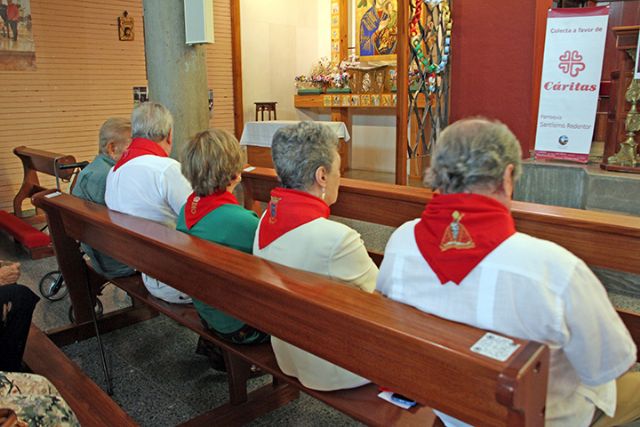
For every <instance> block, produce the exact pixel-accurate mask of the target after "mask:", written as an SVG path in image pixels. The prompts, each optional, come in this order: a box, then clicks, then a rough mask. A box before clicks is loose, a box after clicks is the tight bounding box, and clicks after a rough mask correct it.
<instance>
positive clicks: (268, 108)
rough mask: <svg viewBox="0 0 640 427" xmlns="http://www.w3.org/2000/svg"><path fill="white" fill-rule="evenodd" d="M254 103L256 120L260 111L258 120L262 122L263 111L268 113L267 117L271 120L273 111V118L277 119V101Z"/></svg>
mask: <svg viewBox="0 0 640 427" xmlns="http://www.w3.org/2000/svg"><path fill="white" fill-rule="evenodd" d="M254 104H256V122H257V121H258V113H260V121H262V122H264V113H265V112H267V113H268V119H267V120H271V112H272V111H273V120H278V115H277V113H276V104H277V102H254Z"/></svg>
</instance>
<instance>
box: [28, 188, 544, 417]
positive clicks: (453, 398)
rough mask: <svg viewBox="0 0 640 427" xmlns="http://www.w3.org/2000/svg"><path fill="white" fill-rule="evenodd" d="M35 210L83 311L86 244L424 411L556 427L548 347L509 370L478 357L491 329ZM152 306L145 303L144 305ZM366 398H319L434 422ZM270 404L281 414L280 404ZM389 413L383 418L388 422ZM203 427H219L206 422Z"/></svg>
mask: <svg viewBox="0 0 640 427" xmlns="http://www.w3.org/2000/svg"><path fill="white" fill-rule="evenodd" d="M34 203H35V204H36V206H38V207H40V208H41V209H43V210H44V211H45V212H46V213H47V217H48V221H49V226H50V230H51V235H52V238H53V243H54V247H55V249H56V254H57V256H58V261H59V266H60V269H61V271H62V274H63V276H64V277H65V281H66V282H67V286H68V287H69V288H70V296H71V297H72V301H73V305H74V309H75V308H76V306H78V307H80V306H81V305H82V304H83V303H84V306H85V308H84V310H85V311H88V312H89V313H90V310H91V307H92V302H89V301H86V299H87V298H86V294H85V297H84V298H82V293H81V292H77V293H76V292H73V288H79V289H83V286H84V288H85V289H86V285H85V284H84V283H83V280H86V276H85V275H84V274H83V273H81V272H82V271H83V270H84V261H83V260H82V257H81V255H80V253H79V251H78V243H77V242H78V241H81V242H84V243H86V244H88V245H89V246H92V247H94V248H95V249H97V250H99V251H101V252H103V253H105V254H107V255H110V256H112V257H114V258H116V259H118V260H119V261H121V262H124V263H126V264H128V265H131V266H132V267H133V268H135V269H137V270H139V271H143V272H145V273H146V274H149V275H150V276H152V277H155V278H157V279H158V280H160V281H162V282H164V283H167V284H169V285H170V286H173V287H175V288H177V289H179V290H181V291H182V292H185V293H187V294H189V295H192V296H193V297H194V298H197V299H199V300H200V301H203V302H204V303H206V304H209V305H211V306H214V307H216V308H219V309H220V310H223V311H224V312H226V313H229V314H230V315H232V316H234V317H236V318H238V319H240V320H242V321H244V322H246V323H249V324H251V325H254V326H256V327H257V328H260V329H261V330H264V331H265V332H267V333H270V334H271V335H274V336H278V337H279V338H281V339H283V340H285V341H287V342H290V343H291V344H293V345H295V346H298V347H300V348H302V349H305V350H307V351H310V352H312V353H314V354H317V355H318V356H319V357H322V358H324V359H327V360H329V361H330V362H332V363H336V364H338V365H340V366H343V367H344V368H346V369H348V370H351V371H353V372H355V373H357V374H359V375H361V376H364V377H366V378H369V379H371V380H372V381H373V382H374V383H376V384H380V385H383V386H385V387H387V388H390V389H392V390H394V391H396V392H398V393H401V394H403V395H405V396H409V397H411V398H413V399H415V400H416V401H418V402H419V403H420V404H421V405H423V407H424V408H426V407H432V408H437V409H439V410H442V411H444V412H446V413H448V414H450V415H452V416H454V417H457V418H459V419H462V420H464V421H466V422H469V423H473V424H477V425H478V424H479V425H490V426H494V425H495V426H506V425H514V426H524V425H527V426H530V425H531V426H541V425H543V423H544V406H545V394H546V386H547V375H548V360H549V359H548V358H549V351H548V348H547V347H546V346H544V345H541V344H538V343H534V342H530V341H526V340H520V339H513V341H514V343H515V344H517V345H518V346H517V349H516V350H515V353H514V354H513V355H512V356H511V357H510V358H509V359H507V360H506V361H504V362H502V361H498V360H494V359H491V358H489V357H486V356H483V355H480V354H477V353H475V352H473V351H471V347H472V346H473V344H474V343H476V342H477V341H478V340H479V339H480V338H481V337H483V336H484V335H485V331H482V330H480V329H477V328H473V327H469V326H466V325H462V324H458V323H455V322H450V321H447V320H444V319H440V318H437V317H435V316H431V315H428V314H425V313H422V312H420V311H418V310H416V309H414V308H412V307H409V306H406V305H404V304H400V303H397V302H394V301H391V300H388V299H386V298H383V297H381V296H380V295H377V294H367V293H363V292H361V291H359V290H357V289H353V288H351V287H347V286H344V285H342V284H340V283H337V282H334V281H332V280H330V279H329V278H327V277H324V276H319V275H316V274H312V273H307V272H303V271H299V270H295V269H292V268H288V267H285V266H282V265H278V264H275V263H270V262H268V261H266V260H263V259H260V258H257V257H253V256H251V255H248V254H245V253H242V252H238V251H236V250H233V249H231V248H227V247H223V246H220V245H216V244H214V243H211V242H208V241H204V240H201V239H198V238H195V237H193V236H189V235H187V234H184V233H181V232H179V231H176V230H172V229H169V228H167V227H164V226H163V225H161V224H157V223H154V222H152V221H148V220H144V219H141V218H135V217H131V216H128V215H124V214H120V213H117V212H113V211H109V210H108V209H106V208H105V207H103V206H98V205H96V204H93V203H90V202H87V201H84V200H80V199H78V198H75V197H73V196H69V195H56V196H53V197H46V196H45V195H44V194H38V195H36V196H35V197H34ZM141 254H144V256H140V255H141ZM136 286H139V284H138V285H136ZM145 298H147V297H144V298H143V297H142V295H138V298H136V299H137V300H140V299H145ZM154 307H157V309H158V310H160V311H162V312H166V313H167V314H169V312H173V314H171V315H172V316H175V318H176V319H180V322H185V323H187V324H188V323H189V322H191V324H192V325H193V326H194V327H195V324H196V323H197V322H199V320H197V317H195V316H194V315H193V314H186V313H175V312H174V309H173V308H171V310H169V309H166V308H162V307H161V306H160V305H159V304H156V303H154ZM176 310H177V309H176ZM80 312H82V310H80ZM190 316H191V317H190ZM196 321H197V322H196ZM225 348H227V349H229V352H228V353H229V354H231V355H238V356H239V357H236V358H235V359H236V360H238V359H241V362H243V363H245V364H246V362H247V361H251V362H252V363H255V364H257V365H258V366H261V367H263V369H265V370H266V371H268V372H271V373H273V374H274V375H275V377H276V378H275V379H276V383H275V387H272V388H281V389H282V390H286V388H284V386H285V385H284V384H282V383H284V382H287V384H291V383H292V382H293V381H294V380H293V379H291V378H288V377H282V376H281V375H282V374H278V370H276V366H275V364H274V361H273V359H271V357H272V356H270V355H268V354H266V353H261V351H264V350H261V349H260V347H256V348H252V347H242V348H238V349H232V347H231V346H229V345H228V344H226V345H225ZM252 351H254V352H256V354H251V353H250V352H252ZM233 352H236V353H233ZM288 387H289V390H291V389H293V390H297V387H296V388H293V387H290V386H288ZM363 390H364V391H363V393H364V394H363V395H362V396H363V397H361V396H358V395H357V394H353V395H351V396H353V397H352V404H351V405H349V404H345V399H348V395H350V393H351V392H350V391H341V392H335V393H327V394H326V396H323V397H319V398H321V399H322V400H323V401H325V402H328V403H330V404H332V405H334V406H336V407H338V408H340V409H341V410H343V411H344V412H345V413H347V414H349V415H351V416H353V417H355V418H357V419H362V420H366V422H370V423H371V424H374V425H381V423H384V424H387V423H389V424H404V422H405V421H408V422H409V423H412V422H413V421H414V420H419V421H418V422H422V419H421V418H420V416H421V415H424V416H425V417H426V416H429V415H430V414H428V412H425V413H424V414H423V413H422V411H421V410H418V411H417V412H418V414H412V413H411V412H406V413H402V416H401V418H397V419H392V418H393V417H388V416H387V415H385V414H384V412H387V411H397V410H396V408H395V407H393V406H392V405H390V404H389V403H386V402H383V401H381V400H379V399H377V398H375V397H374V395H375V388H374V387H368V388H365V389H363ZM308 392H309V394H311V395H313V396H321V395H324V393H319V392H314V391H308ZM268 396H273V393H270V394H267V391H265V395H263V396H261V397H262V398H265V399H266V398H267V397H268ZM290 397H291V393H290V392H289V394H287V393H285V392H284V391H283V392H282V398H283V402H286V401H287V400H286V398H290ZM231 398H232V400H233V391H232V394H231ZM251 400H253V401H254V402H255V404H256V405H255V406H254V407H253V409H255V407H256V406H259V405H260V404H261V402H262V401H264V400H258V399H255V400H254V399H251ZM267 402H268V404H267V406H269V405H271V403H273V402H274V400H271V401H270V402H269V401H268V400H267ZM356 402H357V403H356ZM368 402H370V403H368ZM247 405H248V402H231V403H230V404H229V405H227V406H226V408H224V411H225V416H227V418H226V419H234V417H235V416H239V417H243V416H245V417H246V415H245V414H246V413H247V412H248V408H247ZM377 408H382V409H380V410H381V411H383V412H382V413H380V415H379V414H378V413H376V412H375V410H376V409H377ZM386 408H389V409H386ZM414 412H416V411H414ZM238 414H239V415H238ZM218 415H220V414H218ZM405 415H406V418H405ZM372 418H373V419H372ZM215 419H216V421H217V422H220V421H219V420H220V418H215ZM192 422H193V423H194V424H199V423H203V424H209V425H211V424H214V421H212V419H206V420H205V419H204V418H196V419H194V420H192ZM187 424H191V423H187Z"/></svg>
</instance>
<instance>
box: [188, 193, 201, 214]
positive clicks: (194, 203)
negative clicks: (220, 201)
mask: <svg viewBox="0 0 640 427" xmlns="http://www.w3.org/2000/svg"><path fill="white" fill-rule="evenodd" d="M199 201H200V196H196V197H194V198H193V201H192V202H191V209H190V210H191V213H192V214H194V215H195V213H196V212H197V211H198V202H199Z"/></svg>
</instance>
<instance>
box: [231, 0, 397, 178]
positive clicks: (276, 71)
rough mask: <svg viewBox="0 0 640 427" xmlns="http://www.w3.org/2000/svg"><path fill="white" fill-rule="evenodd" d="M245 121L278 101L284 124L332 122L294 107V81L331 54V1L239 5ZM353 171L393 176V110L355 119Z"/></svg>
mask: <svg viewBox="0 0 640 427" xmlns="http://www.w3.org/2000/svg"><path fill="white" fill-rule="evenodd" d="M240 16H241V38H242V82H243V85H242V88H243V104H244V120H245V122H246V121H252V120H255V105H254V104H253V103H254V102H257V101H276V102H277V103H278V105H277V111H278V119H280V120H305V119H309V120H330V117H329V115H328V113H327V112H326V111H312V110H308V109H300V110H297V109H295V108H294V106H293V95H294V94H295V85H294V77H295V76H296V75H299V74H307V73H308V72H309V70H310V68H311V66H312V65H313V64H314V63H315V62H316V61H317V60H318V59H320V58H321V57H329V56H330V53H331V52H330V49H331V19H330V18H331V0H302V1H301V0H240ZM352 133H353V134H352V140H351V143H352V144H353V146H352V154H353V157H352V163H351V167H352V168H353V169H363V170H376V171H381V172H393V171H394V167H395V111H392V110H387V111H386V112H385V113H384V114H382V113H374V112H371V113H366V114H364V113H363V114H360V115H354V116H353V127H352Z"/></svg>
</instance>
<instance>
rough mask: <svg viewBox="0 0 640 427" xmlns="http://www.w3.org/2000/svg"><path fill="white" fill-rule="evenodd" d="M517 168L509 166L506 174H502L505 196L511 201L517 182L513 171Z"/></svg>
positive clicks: (505, 171)
mask: <svg viewBox="0 0 640 427" xmlns="http://www.w3.org/2000/svg"><path fill="white" fill-rule="evenodd" d="M514 169H515V166H514V165H513V164H509V165H507V167H506V169H505V170H504V173H503V174H502V189H503V190H504V194H505V195H506V196H507V197H508V198H509V199H511V198H512V197H513V188H514V186H515V182H514V179H513V171H514Z"/></svg>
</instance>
